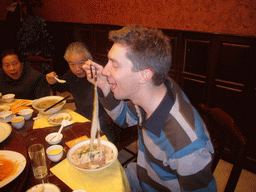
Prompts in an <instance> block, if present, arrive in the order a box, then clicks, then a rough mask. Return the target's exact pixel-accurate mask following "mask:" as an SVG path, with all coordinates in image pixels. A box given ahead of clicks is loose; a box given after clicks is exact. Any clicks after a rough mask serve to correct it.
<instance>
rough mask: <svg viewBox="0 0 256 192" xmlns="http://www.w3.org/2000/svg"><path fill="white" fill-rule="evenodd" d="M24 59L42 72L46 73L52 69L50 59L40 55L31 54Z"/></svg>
mask: <svg viewBox="0 0 256 192" xmlns="http://www.w3.org/2000/svg"><path fill="white" fill-rule="evenodd" d="M24 61H28V62H29V63H30V65H31V67H33V68H34V69H35V70H37V71H39V72H41V73H43V74H47V73H49V72H51V71H52V70H53V64H52V59H46V58H43V57H42V56H38V55H32V56H28V57H27V58H25V59H24Z"/></svg>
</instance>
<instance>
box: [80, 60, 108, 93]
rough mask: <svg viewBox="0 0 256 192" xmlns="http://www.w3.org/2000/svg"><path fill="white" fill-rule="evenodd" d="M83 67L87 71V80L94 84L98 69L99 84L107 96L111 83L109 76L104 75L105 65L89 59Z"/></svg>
mask: <svg viewBox="0 0 256 192" xmlns="http://www.w3.org/2000/svg"><path fill="white" fill-rule="evenodd" d="M82 68H83V70H84V71H85V72H86V76H87V80H88V81H89V82H90V83H92V84H93V83H94V76H95V71H96V73H97V85H98V87H99V88H100V89H101V90H102V92H103V94H104V96H107V95H108V94H109V92H110V87H111V85H110V84H109V83H108V81H107V77H106V76H103V75H102V70H103V67H102V66H101V65H99V64H97V63H95V62H93V61H92V60H90V59H89V60H88V61H86V62H85V64H84V65H83V67H82Z"/></svg>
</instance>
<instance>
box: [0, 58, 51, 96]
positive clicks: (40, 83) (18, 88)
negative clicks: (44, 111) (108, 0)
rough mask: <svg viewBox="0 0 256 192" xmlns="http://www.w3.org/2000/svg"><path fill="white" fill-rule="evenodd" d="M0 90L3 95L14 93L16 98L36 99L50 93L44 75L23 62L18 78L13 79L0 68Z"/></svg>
mask: <svg viewBox="0 0 256 192" xmlns="http://www.w3.org/2000/svg"><path fill="white" fill-rule="evenodd" d="M0 92H1V93H2V94H3V95H5V94H9V93H13V94H15V98H16V99H30V100H34V99H38V98H40V97H44V96H49V95H50V87H49V85H48V83H47V81H46V78H45V75H43V74H42V73H40V72H38V71H36V70H34V69H33V68H32V67H31V66H30V65H29V64H27V63H24V66H23V71H22V74H21V76H20V78H19V79H17V80H14V79H12V78H11V77H9V76H8V75H7V74H6V73H5V72H4V70H3V69H2V68H0Z"/></svg>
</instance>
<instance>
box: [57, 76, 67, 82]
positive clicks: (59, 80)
mask: <svg viewBox="0 0 256 192" xmlns="http://www.w3.org/2000/svg"><path fill="white" fill-rule="evenodd" d="M54 79H56V80H57V81H58V82H59V83H66V81H65V80H62V79H58V78H57V77H54Z"/></svg>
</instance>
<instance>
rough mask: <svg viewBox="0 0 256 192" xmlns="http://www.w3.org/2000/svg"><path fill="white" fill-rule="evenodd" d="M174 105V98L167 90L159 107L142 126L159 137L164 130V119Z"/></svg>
mask: <svg viewBox="0 0 256 192" xmlns="http://www.w3.org/2000/svg"><path fill="white" fill-rule="evenodd" d="M173 104H174V96H173V93H172V92H171V90H170V89H169V88H167V93H166V95H165V96H164V98H163V100H162V101H161V103H160V105H159V106H158V107H157V108H156V110H155V111H154V112H153V114H152V115H151V116H150V117H149V119H147V120H146V121H144V122H143V123H142V124H143V126H144V127H145V128H146V129H148V130H149V131H150V132H152V133H153V134H155V135H156V136H158V137H160V133H161V131H162V130H163V128H164V124H165V121H166V118H167V116H168V114H169V112H170V110H171V108H172V106H173Z"/></svg>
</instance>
